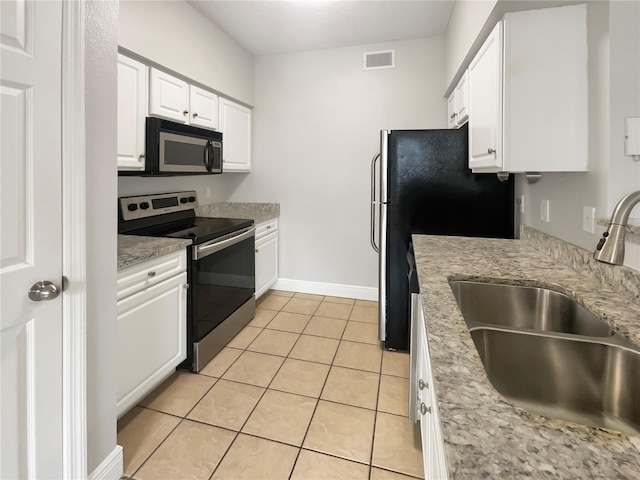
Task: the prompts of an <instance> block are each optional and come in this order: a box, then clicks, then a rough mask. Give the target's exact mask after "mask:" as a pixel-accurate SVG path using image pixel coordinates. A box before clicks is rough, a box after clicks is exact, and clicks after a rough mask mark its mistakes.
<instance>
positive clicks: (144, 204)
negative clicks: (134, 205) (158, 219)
mask: <svg viewBox="0 0 640 480" xmlns="http://www.w3.org/2000/svg"><path fill="white" fill-rule="evenodd" d="M140 208H141V209H142V210H146V209H147V208H149V202H142V203H141V204H140Z"/></svg>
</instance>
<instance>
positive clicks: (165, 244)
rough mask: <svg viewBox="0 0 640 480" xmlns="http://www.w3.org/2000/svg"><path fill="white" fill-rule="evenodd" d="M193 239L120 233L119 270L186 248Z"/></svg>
mask: <svg viewBox="0 0 640 480" xmlns="http://www.w3.org/2000/svg"><path fill="white" fill-rule="evenodd" d="M189 245H191V240H184V239H180V238H164V237H141V236H137V235H118V270H122V269H123V268H126V267H130V266H132V265H136V264H138V263H141V262H144V261H145V260H150V259H152V258H155V257H160V256H162V255H167V254H169V253H172V252H175V251H177V250H180V249H181V248H186V247H187V246H189Z"/></svg>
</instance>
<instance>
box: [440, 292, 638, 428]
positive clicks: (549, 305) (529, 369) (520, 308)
mask: <svg viewBox="0 0 640 480" xmlns="http://www.w3.org/2000/svg"><path fill="white" fill-rule="evenodd" d="M449 284H450V286H451V289H452V290H453V293H454V295H455V297H456V300H457V302H458V306H459V307H460V311H461V312H462V316H463V317H464V319H465V322H466V324H467V327H468V329H469V332H470V334H471V337H472V339H473V342H474V344H475V346H476V349H477V350H478V354H479V355H480V359H481V360H482V364H483V365H484V369H485V371H486V372H487V376H488V377H489V380H490V382H491V384H492V385H493V386H494V388H495V389H496V390H497V391H498V392H499V393H500V394H501V395H502V396H503V397H505V398H506V399H508V400H509V401H510V402H511V403H513V404H515V405H518V406H520V407H522V408H524V409H525V410H528V411H530V412H533V413H537V414H541V415H544V416H547V417H551V418H558V419H562V420H568V421H572V422H576V423H582V424H586V425H590V426H595V427H602V428H607V429H612V430H617V431H620V432H623V433H626V434H631V435H638V434H640V348H638V347H636V346H634V345H633V344H632V343H631V342H630V341H629V340H627V339H626V338H624V337H623V336H621V335H619V334H618V333H616V332H614V331H613V330H612V329H611V328H609V326H608V325H607V324H606V323H605V322H603V321H602V320H601V319H600V318H599V317H598V316H596V315H594V314H593V313H591V312H589V311H588V310H587V309H585V308H584V307H582V306H581V305H580V304H578V303H577V302H576V301H575V300H573V299H572V298H570V297H569V296H567V295H564V294H562V293H559V292H556V291H553V290H549V289H545V288H538V287H527V286H516V285H503V284H497V283H487V282H477V281H467V280H450V281H449Z"/></svg>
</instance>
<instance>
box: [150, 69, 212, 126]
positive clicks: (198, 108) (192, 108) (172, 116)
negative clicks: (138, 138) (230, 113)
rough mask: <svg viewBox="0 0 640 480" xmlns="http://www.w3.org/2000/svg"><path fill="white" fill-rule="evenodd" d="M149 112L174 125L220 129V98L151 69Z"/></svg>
mask: <svg viewBox="0 0 640 480" xmlns="http://www.w3.org/2000/svg"><path fill="white" fill-rule="evenodd" d="M149 113H150V115H153V116H155V117H162V118H166V119H169V120H173V121H174V122H180V123H186V124H190V125H196V126H199V127H204V128H208V129H211V130H217V129H218V96H217V95H216V94H215V93H211V92H209V91H207V90H204V89H202V88H199V87H196V86H195V85H189V84H188V83H187V82H185V81H184V80H180V79H179V78H176V77H174V76H172V75H169V74H168V73H165V72H163V71H161V70H158V69H156V68H152V69H151V95H150V96H149Z"/></svg>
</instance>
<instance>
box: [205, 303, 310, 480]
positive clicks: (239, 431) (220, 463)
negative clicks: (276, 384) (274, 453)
mask: <svg viewBox="0 0 640 480" xmlns="http://www.w3.org/2000/svg"><path fill="white" fill-rule="evenodd" d="M287 303H289V302H287ZM285 306H286V304H285ZM283 308H284V307H283ZM280 311H282V310H280ZM276 315H277V314H276ZM274 318H275V317H274ZM272 320H273V319H272ZM263 330H264V328H263ZM256 338H257V337H256ZM298 338H300V335H298ZM254 340H255V339H254ZM251 343H253V342H251ZM296 343H297V340H296ZM249 346H251V344H249V345H247V348H248V347H249ZM294 346H295V343H294ZM291 350H293V346H292V347H291ZM245 351H247V350H246V349H245ZM249 351H250V350H249ZM256 353H259V352H256ZM289 353H291V351H289ZM240 356H242V355H240ZM240 356H238V358H240ZM284 358H285V359H284V360H283V362H282V363H281V364H280V366H279V367H278V369H277V370H276V372H275V373H274V374H273V377H271V380H270V381H269V383H268V384H267V386H266V387H264V391H263V392H262V395H260V398H259V399H258V401H257V402H256V404H255V405H254V406H253V408H252V409H251V413H249V415H248V416H247V418H246V419H245V421H244V422H243V423H242V426H241V427H240V428H239V429H238V431H237V432H236V435H235V437H233V440H232V441H231V443H230V444H229V447H228V448H227V450H226V451H225V452H224V455H222V456H221V457H220V461H219V462H218V464H217V465H216V467H215V468H214V469H213V472H211V475H209V480H211V479H212V478H213V475H214V474H215V473H216V470H218V468H220V465H222V462H223V461H224V459H225V457H226V456H227V454H228V453H229V450H231V447H232V446H233V444H234V443H235V441H236V440H237V438H238V436H239V435H240V433H242V429H243V428H244V427H245V426H246V424H247V422H248V421H249V419H250V418H251V415H253V412H255V410H256V408H258V405H259V404H260V402H261V401H262V399H263V398H264V396H265V394H266V393H267V391H268V390H269V385H271V383H273V380H274V379H275V378H276V376H277V375H278V372H280V370H281V369H282V366H283V365H284V363H285V361H286V359H287V358H288V355H287V357H284ZM225 373H226V372H225ZM238 383H240V382H238ZM254 386H257V385H254ZM317 404H318V402H316V407H317ZM314 413H315V410H314ZM311 418H313V415H312V416H311ZM309 423H311V422H309ZM245 435H247V434H245ZM252 436H255V435H252ZM256 438H260V439H263V440H267V441H272V440H271V439H264V438H263V437H256ZM302 441H303V442H304V438H303V439H302ZM278 443H280V442H278ZM285 445H288V444H285ZM289 446H291V445H289ZM294 448H295V447H294ZM301 449H302V444H301V445H300V447H298V455H299V454H300V450H301ZM298 455H296V460H297V459H298ZM294 467H295V461H294V462H293V465H292V467H291V472H290V473H289V476H291V473H292V472H293V469H294Z"/></svg>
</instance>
